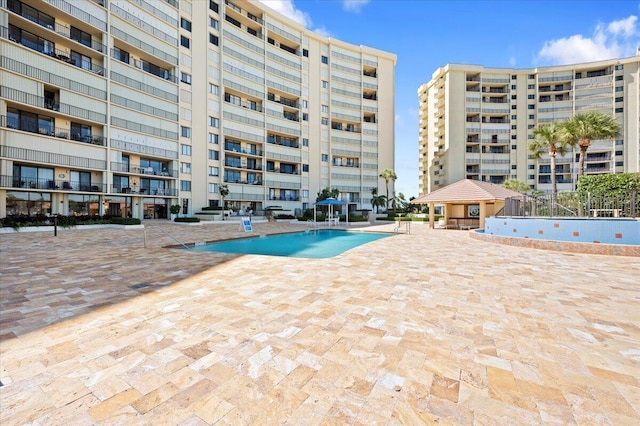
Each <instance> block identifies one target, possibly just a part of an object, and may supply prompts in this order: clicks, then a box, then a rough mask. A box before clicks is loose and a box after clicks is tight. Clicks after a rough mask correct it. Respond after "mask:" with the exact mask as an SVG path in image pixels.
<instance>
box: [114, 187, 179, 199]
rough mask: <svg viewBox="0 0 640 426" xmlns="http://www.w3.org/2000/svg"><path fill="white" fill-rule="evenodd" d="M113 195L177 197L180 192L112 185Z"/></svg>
mask: <svg viewBox="0 0 640 426" xmlns="http://www.w3.org/2000/svg"><path fill="white" fill-rule="evenodd" d="M111 193H112V194H135V195H155V196H160V197H177V196H178V190H176V189H173V188H145V187H142V188H138V187H137V186H136V185H133V186H121V185H111Z"/></svg>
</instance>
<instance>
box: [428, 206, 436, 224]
mask: <svg viewBox="0 0 640 426" xmlns="http://www.w3.org/2000/svg"><path fill="white" fill-rule="evenodd" d="M435 210H436V203H434V202H430V203H429V228H431V229H434V228H435V227H436V223H435V222H436V212H435Z"/></svg>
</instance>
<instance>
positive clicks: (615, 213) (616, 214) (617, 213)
mask: <svg viewBox="0 0 640 426" xmlns="http://www.w3.org/2000/svg"><path fill="white" fill-rule="evenodd" d="M591 212H592V213H593V217H599V216H600V213H612V214H613V217H620V209H592V210H591Z"/></svg>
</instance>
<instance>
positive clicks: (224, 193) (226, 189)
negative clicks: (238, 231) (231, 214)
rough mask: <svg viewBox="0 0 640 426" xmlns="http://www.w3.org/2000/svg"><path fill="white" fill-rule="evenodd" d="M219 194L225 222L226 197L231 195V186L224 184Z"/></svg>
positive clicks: (219, 188) (220, 187) (219, 189)
mask: <svg viewBox="0 0 640 426" xmlns="http://www.w3.org/2000/svg"><path fill="white" fill-rule="evenodd" d="M218 192H219V193H220V198H222V220H224V207H225V205H224V197H226V196H227V195H229V185H227V184H224V185H220V186H219V187H218Z"/></svg>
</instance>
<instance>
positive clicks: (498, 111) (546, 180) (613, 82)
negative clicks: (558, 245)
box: [418, 56, 640, 194]
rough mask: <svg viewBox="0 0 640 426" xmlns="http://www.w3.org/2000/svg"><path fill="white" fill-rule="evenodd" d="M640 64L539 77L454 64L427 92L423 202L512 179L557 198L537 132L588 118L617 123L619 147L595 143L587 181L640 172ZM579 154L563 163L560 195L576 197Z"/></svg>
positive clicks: (545, 71) (571, 68)
mask: <svg viewBox="0 0 640 426" xmlns="http://www.w3.org/2000/svg"><path fill="white" fill-rule="evenodd" d="M639 68H640V56H635V57H630V58H623V59H614V60H606V61H598V62H591V63H584V64H575V65H565V66H554V67H544V68H535V69H506V68H485V67H483V66H477V65H458V64H449V65H447V66H445V67H441V68H438V69H437V70H436V71H435V72H434V73H433V75H432V78H431V80H430V81H429V82H428V83H426V84H423V85H422V86H420V88H419V89H418V97H419V104H420V124H419V146H420V148H419V155H420V164H419V173H420V177H419V179H420V182H419V188H420V194H427V193H429V192H431V191H433V190H436V189H438V188H441V187H443V186H446V185H449V184H451V183H454V182H456V181H459V180H461V179H477V180H482V181H487V182H492V183H497V184H501V183H503V182H505V181H506V180H509V179H518V180H520V181H523V182H526V183H527V184H528V185H529V186H530V187H531V188H535V189H538V190H541V191H551V169H550V160H549V157H548V156H543V157H542V158H541V159H539V160H535V159H533V158H532V156H531V153H530V152H529V151H528V144H529V142H530V141H531V140H532V139H534V135H533V129H534V128H535V127H536V126H539V125H542V124H545V123H550V122H553V121H562V120H566V119H569V118H571V117H573V116H574V115H576V114H579V113H584V112H587V111H600V112H603V113H607V114H611V115H613V116H614V117H615V118H616V119H617V120H618V121H619V122H620V123H621V124H622V127H623V134H622V135H621V137H620V139H617V140H613V141H612V140H603V141H593V142H592V145H591V147H590V148H589V150H588V152H587V156H586V161H585V166H586V169H585V173H586V174H601V173H622V172H640V131H639V127H640V126H639V121H640V86H639V83H638V82H639V77H640V73H639ZM578 152H579V150H578V149H575V150H573V151H572V152H569V153H567V154H566V155H565V156H558V157H557V159H556V163H557V164H556V173H557V175H556V180H557V183H558V190H560V191H563V190H573V189H575V185H576V179H577V172H578V155H577V154H578Z"/></svg>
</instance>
